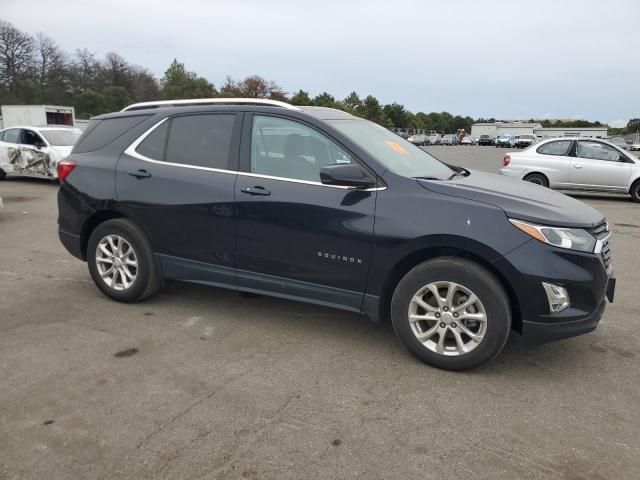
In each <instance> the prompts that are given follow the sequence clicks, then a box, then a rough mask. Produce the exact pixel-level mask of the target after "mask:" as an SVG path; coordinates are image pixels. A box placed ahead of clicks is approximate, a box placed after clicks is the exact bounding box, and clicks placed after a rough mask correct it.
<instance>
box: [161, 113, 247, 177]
mask: <svg viewBox="0 0 640 480" xmlns="http://www.w3.org/2000/svg"><path fill="white" fill-rule="evenodd" d="M235 117H236V116H235V114H232V115H225V114H210V115H188V116H183V117H174V118H173V119H172V120H171V129H170V130H169V140H168V142H167V152H166V155H165V160H166V161H167V162H171V163H180V164H184V165H194V166H197V167H208V168H219V169H227V168H229V152H230V149H231V137H232V135H233V125H234V122H235Z"/></svg>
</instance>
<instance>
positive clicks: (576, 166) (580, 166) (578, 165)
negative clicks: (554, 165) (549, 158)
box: [574, 163, 582, 170]
mask: <svg viewBox="0 0 640 480" xmlns="http://www.w3.org/2000/svg"><path fill="white" fill-rule="evenodd" d="M574 167H575V168H577V169H578V170H579V169H581V168H582V165H581V164H579V163H576V164H575V165H574Z"/></svg>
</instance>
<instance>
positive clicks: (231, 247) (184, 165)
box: [58, 99, 615, 370]
mask: <svg viewBox="0 0 640 480" xmlns="http://www.w3.org/2000/svg"><path fill="white" fill-rule="evenodd" d="M58 175H59V178H60V180H61V182H62V185H61V187H60V192H59V196H58V202H59V231H60V239H61V241H62V243H63V244H64V245H65V247H66V248H67V249H68V250H69V252H71V253H72V254H73V255H74V256H76V257H78V258H80V259H82V260H85V261H86V262H87V263H88V265H89V271H90V273H91V276H92V278H93V280H94V281H95V283H96V285H97V286H98V288H100V290H102V291H103V292H104V293H105V294H106V295H107V296H109V297H111V298H113V299H114V300H118V301H122V302H136V301H139V300H142V299H144V298H146V297H148V296H150V295H151V294H153V293H154V292H156V291H157V290H158V288H159V287H160V286H161V285H162V283H163V280H164V279H173V280H181V281H185V282H193V283H200V284H206V285H213V286H218V287H225V288H230V289H234V290H239V291H243V292H253V293H261V294H268V295H274V296H278V297H282V298H288V299H293V300H302V301H306V302H312V303H317V304H320V305H326V306H331V307H336V308H342V309H346V310H350V311H353V312H360V313H363V314H366V315H368V316H369V317H370V318H372V319H374V320H378V319H385V318H391V321H392V322H393V326H394V329H395V331H396V333H397V334H398V336H399V337H400V339H401V340H402V342H403V343H404V345H405V346H406V348H407V349H408V350H409V351H410V352H411V353H413V354H414V355H415V356H416V357H418V358H419V359H420V360H422V361H424V362H426V363H428V364H430V365H433V366H436V367H439V368H445V369H450V370H462V369H468V368H473V367H476V366H478V365H480V364H482V363H484V362H487V361H488V360H490V359H492V358H494V357H495V356H496V355H497V354H498V353H500V351H501V350H502V348H503V347H504V344H505V342H506V341H507V338H508V336H509V333H510V331H511V330H512V329H514V330H516V331H517V332H519V333H520V334H521V335H522V336H523V337H524V339H525V340H528V341H531V342H544V341H550V340H555V339H560V338H566V337H570V336H574V335H579V334H582V333H586V332H589V331H591V330H593V329H594V328H595V327H596V325H597V323H598V321H599V320H600V318H601V316H602V314H603V311H604V308H605V303H606V300H605V297H608V298H609V301H611V300H612V299H613V291H614V287H615V280H614V279H613V278H612V270H611V253H610V249H609V244H608V241H609V227H608V225H607V222H606V221H605V219H604V218H603V216H602V215H601V214H600V213H599V212H598V211H596V210H594V209H593V208H591V207H589V206H587V205H585V204H584V203H581V202H579V201H577V200H575V199H572V198H570V197H567V196H565V195H562V194H560V193H557V192H553V191H551V190H548V189H546V188H544V187H541V186H538V185H533V184H531V183H527V182H521V181H516V180H512V179H509V178H505V177H501V176H499V175H493V174H488V173H482V172H477V171H470V170H467V169H464V168H460V167H454V166H450V165H447V164H445V163H443V162H441V161H439V160H437V159H435V158H434V157H432V156H431V155H429V154H428V153H426V152H424V151H423V150H421V149H420V148H417V147H415V146H414V145H412V144H411V143H409V142H407V141H405V140H403V139H402V138H400V137H398V135H395V134H394V133H392V132H390V131H389V130H387V129H385V128H383V127H380V126H378V125H376V124H374V123H371V122H369V121H366V120H363V119H360V118H357V117H354V116H352V115H349V114H347V113H344V112H341V111H338V110H333V109H328V108H318V107H294V106H291V105H288V104H285V103H280V102H275V101H269V100H254V99H205V100H183V101H166V102H150V103H144V104H136V105H132V106H130V107H128V108H126V109H125V110H124V111H122V112H119V113H112V114H108V115H102V116H100V117H96V118H94V119H92V120H91V122H90V124H89V126H88V127H87V130H86V131H85V132H84V134H83V135H82V137H81V138H80V140H79V141H78V143H77V144H76V146H75V147H74V150H73V153H72V154H71V156H70V157H69V158H68V159H67V160H66V161H63V162H61V163H60V165H59V167H58ZM238 321H241V319H238Z"/></svg>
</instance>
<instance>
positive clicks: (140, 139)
mask: <svg viewBox="0 0 640 480" xmlns="http://www.w3.org/2000/svg"><path fill="white" fill-rule="evenodd" d="M169 118H170V117H165V118H163V119H162V120H160V121H159V122H158V123H156V124H155V125H153V126H152V127H150V128H149V129H148V130H147V131H146V132H144V133H143V134H142V135H140V136H139V137H138V138H137V139H136V140H134V141H133V143H132V144H131V145H129V146H128V147H127V149H126V150H125V151H124V153H125V154H126V155H129V156H130V157H133V158H136V159H138V160H142V161H143V162H149V163H156V164H158V165H168V166H171V167H180V168H190V169H193V170H204V171H207V172H219V173H232V174H238V175H241V176H243V177H255V178H266V179H269V180H279V181H282V182H290V183H302V184H306V185H316V186H320V187H326V188H338V189H342V190H356V187H346V186H342V185H325V184H324V183H322V182H313V181H309V180H296V179H294V178H286V177H274V176H271V175H261V174H259V173H250V172H240V171H236V170H225V169H221V168H211V167H200V166H198V165H186V164H183V163H173V162H165V161H162V160H154V159H153V158H149V157H146V156H144V155H142V154H140V153H138V152H137V151H136V148H138V146H140V144H141V143H142V142H143V141H144V139H145V138H147V137H148V136H149V135H151V133H152V132H153V131H154V130H155V129H156V128H158V127H159V126H160V125H162V124H163V123H164V122H166V121H168V120H169ZM386 189H387V187H386V186H383V187H373V188H363V189H360V191H361V192H378V191H381V190H386Z"/></svg>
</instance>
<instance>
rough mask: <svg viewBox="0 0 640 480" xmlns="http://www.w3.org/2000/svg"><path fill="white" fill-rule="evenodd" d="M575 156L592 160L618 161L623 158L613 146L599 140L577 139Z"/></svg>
mask: <svg viewBox="0 0 640 480" xmlns="http://www.w3.org/2000/svg"><path fill="white" fill-rule="evenodd" d="M576 154H577V156H578V157H580V158H588V159H592V160H605V161H608V162H619V161H621V160H623V157H622V156H621V155H620V152H618V151H617V150H616V149H615V148H613V147H611V146H609V145H606V144H604V143H600V142H589V141H579V142H578V151H577V153H576Z"/></svg>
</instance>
